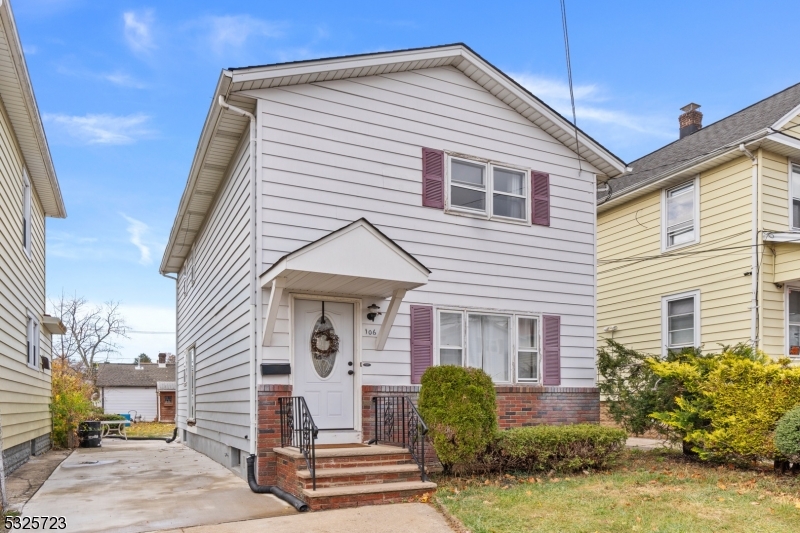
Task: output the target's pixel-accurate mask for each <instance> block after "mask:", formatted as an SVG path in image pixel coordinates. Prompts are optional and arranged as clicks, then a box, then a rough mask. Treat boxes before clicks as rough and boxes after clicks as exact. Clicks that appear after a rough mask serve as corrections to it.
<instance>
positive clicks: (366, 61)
mask: <svg viewBox="0 0 800 533" xmlns="http://www.w3.org/2000/svg"><path fill="white" fill-rule="evenodd" d="M462 50H463V48H462V47H461V46H458V45H455V46H449V47H445V48H436V49H429V50H412V51H400V52H390V53H385V54H383V53H378V54H375V55H365V56H360V57H342V58H338V59H337V58H334V59H320V60H319V61H308V62H302V63H288V64H279V65H271V66H267V67H252V68H248V69H235V70H234V71H232V72H233V83H243V82H247V81H254V80H269V79H272V78H283V77H287V76H303V75H306V74H316V73H318V72H327V71H330V70H348V69H352V70H355V69H363V68H370V67H376V66H378V67H379V66H382V65H388V64H396V63H407V62H411V61H426V60H436V59H442V58H448V57H459V56H461V55H462Z"/></svg>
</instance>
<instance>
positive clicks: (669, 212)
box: [661, 178, 700, 251]
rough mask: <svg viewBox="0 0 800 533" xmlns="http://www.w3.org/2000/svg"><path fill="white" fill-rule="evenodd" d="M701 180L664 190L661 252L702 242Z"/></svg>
mask: <svg viewBox="0 0 800 533" xmlns="http://www.w3.org/2000/svg"><path fill="white" fill-rule="evenodd" d="M699 190H700V187H699V179H697V178H695V179H694V180H692V181H690V182H688V183H683V184H681V185H678V186H677V187H673V188H672V189H664V191H663V194H662V200H661V213H662V217H661V227H662V243H661V250H662V251H666V250H669V249H672V248H680V247H683V246H689V245H691V244H695V243H698V242H700V228H699V227H698V225H699V224H698V220H699V219H700V216H699V204H700V195H699Z"/></svg>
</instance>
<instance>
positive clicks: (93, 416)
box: [86, 412, 126, 422]
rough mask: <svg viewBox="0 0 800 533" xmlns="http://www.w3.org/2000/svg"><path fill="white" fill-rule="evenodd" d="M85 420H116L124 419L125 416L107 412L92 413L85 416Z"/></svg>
mask: <svg viewBox="0 0 800 533" xmlns="http://www.w3.org/2000/svg"><path fill="white" fill-rule="evenodd" d="M86 420H105V421H107V422H113V421H117V420H126V418H125V417H124V416H122V415H114V414H109V413H99V412H98V413H93V414H91V415H89V416H87V417H86Z"/></svg>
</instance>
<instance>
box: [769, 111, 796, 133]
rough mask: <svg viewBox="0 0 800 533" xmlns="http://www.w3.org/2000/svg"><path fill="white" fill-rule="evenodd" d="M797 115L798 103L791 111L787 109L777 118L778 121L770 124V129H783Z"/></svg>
mask: <svg viewBox="0 0 800 533" xmlns="http://www.w3.org/2000/svg"><path fill="white" fill-rule="evenodd" d="M797 115H800V105H797V106H795V107H793V108H792V110H791V111H789V112H788V113H786V114H785V115H783V116H782V117H781V118H780V119H778V121H777V122H776V123H775V124H773V125H772V129H774V130H781V129H783V127H784V126H785V125H786V124H788V123H789V122H790V121H791V120H792V119H793V118H795V117H796V116H797Z"/></svg>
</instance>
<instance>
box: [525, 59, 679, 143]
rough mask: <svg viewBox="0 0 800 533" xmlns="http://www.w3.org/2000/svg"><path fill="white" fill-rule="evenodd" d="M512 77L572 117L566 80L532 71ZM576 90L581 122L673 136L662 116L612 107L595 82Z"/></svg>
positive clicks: (577, 86)
mask: <svg viewBox="0 0 800 533" xmlns="http://www.w3.org/2000/svg"><path fill="white" fill-rule="evenodd" d="M511 77H512V78H514V79H515V80H516V81H517V82H518V83H519V84H520V85H522V86H523V87H525V88H526V89H528V90H529V91H530V92H531V93H533V94H534V95H536V96H537V97H538V98H540V99H542V100H543V101H544V102H545V103H546V104H547V105H549V106H551V107H553V108H554V109H555V110H556V111H558V112H559V113H561V114H562V115H564V116H565V117H567V118H568V119H569V120H570V121H571V120H572V104H571V102H570V98H569V85H567V83H565V82H563V81H560V80H555V79H552V78H546V77H542V76H536V75H534V74H529V73H516V74H511ZM573 93H574V95H575V114H576V115H577V117H578V123H579V125H580V123H581V122H584V121H585V122H592V123H596V124H597V125H599V126H603V127H611V128H614V129H616V130H628V131H629V132H630V133H632V134H633V133H635V134H645V135H650V136H653V137H659V138H661V137H663V138H671V137H673V136H674V135H673V134H674V132H671V131H669V130H668V129H667V128H666V127H665V124H664V121H663V118H662V117H652V116H639V115H633V114H630V113H627V112H625V111H620V110H618V109H613V108H612V107H610V106H609V105H608V104H607V102H608V101H609V100H610V98H609V97H608V96H606V95H605V94H604V93H603V91H602V90H601V88H600V87H599V86H597V85H595V84H586V85H574V86H573Z"/></svg>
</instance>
